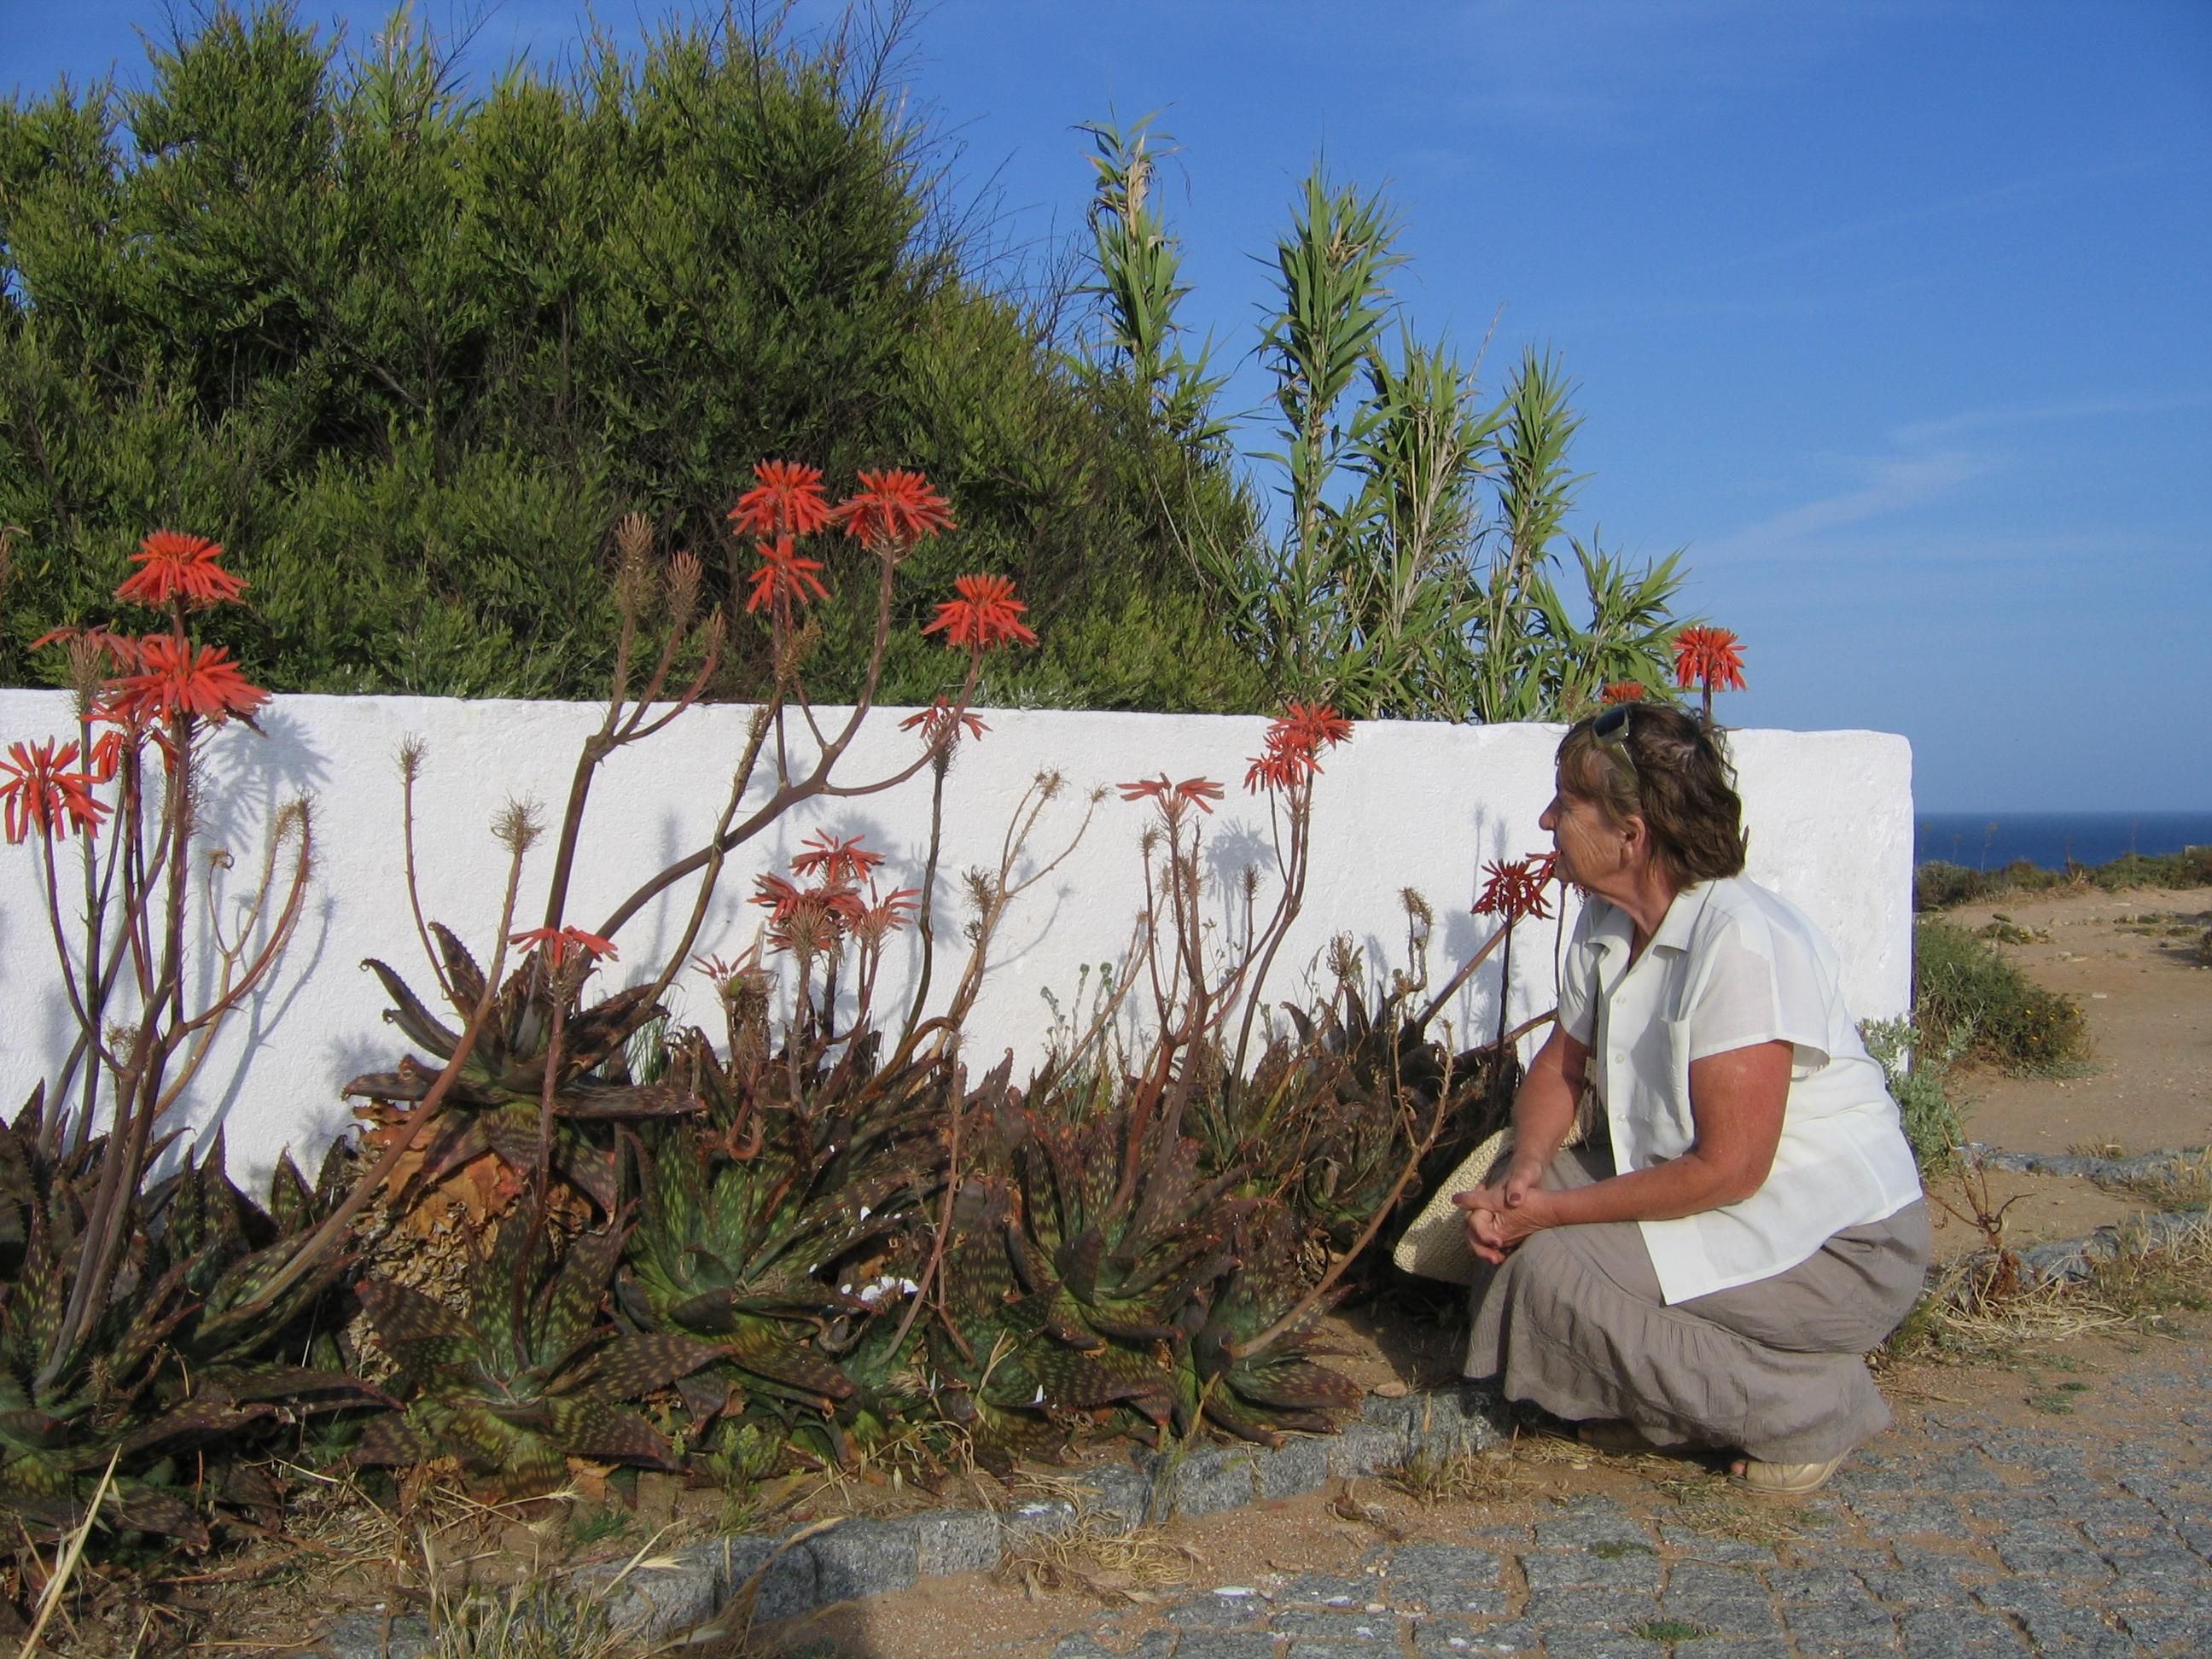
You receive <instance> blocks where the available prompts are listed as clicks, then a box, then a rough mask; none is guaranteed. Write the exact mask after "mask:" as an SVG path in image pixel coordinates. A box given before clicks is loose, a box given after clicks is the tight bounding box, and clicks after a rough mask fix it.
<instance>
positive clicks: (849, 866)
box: [791, 830, 884, 885]
mask: <svg viewBox="0 0 2212 1659" xmlns="http://www.w3.org/2000/svg"><path fill="white" fill-rule="evenodd" d="M864 840H866V837H865V836H854V837H853V838H852V839H851V840H850V841H840V840H838V839H837V837H836V836H833V835H830V834H829V832H828V831H826V830H825V831H823V833H822V834H820V835H814V836H807V837H806V844H807V845H808V846H809V847H811V848H813V849H814V850H813V851H812V852H811V853H801V854H799V856H798V857H797V858H795V859H793V860H792V861H791V873H792V874H793V875H794V876H811V875H816V874H819V875H820V876H821V878H823V881H824V882H826V883H829V884H832V885H836V884H843V883H854V882H863V881H866V879H867V878H868V872H870V871H871V870H873V869H874V868H875V867H876V866H878V865H879V864H881V863H882V862H883V861H884V855H883V854H881V853H871V852H870V851H868V849H867V848H865V847H863V846H861V845H860V843H861V842H862V841H864Z"/></svg>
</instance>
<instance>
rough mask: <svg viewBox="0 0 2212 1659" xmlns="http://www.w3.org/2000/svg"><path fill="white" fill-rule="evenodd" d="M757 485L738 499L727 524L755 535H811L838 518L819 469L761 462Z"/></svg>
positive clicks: (792, 463)
mask: <svg viewBox="0 0 2212 1659" xmlns="http://www.w3.org/2000/svg"><path fill="white" fill-rule="evenodd" d="M753 477H756V478H757V479H759V480H760V482H759V483H757V484H755V485H754V486H753V488H751V489H748V490H747V491H745V493H744V495H740V496H738V504H737V505H736V506H735V507H732V508H731V509H730V522H731V523H732V524H733V525H735V526H737V527H738V529H739V530H741V531H745V532H750V534H752V535H755V536H766V537H771V538H774V537H781V536H811V535H813V534H814V533H815V532H817V531H818V530H822V529H823V528H825V527H827V526H829V524H830V522H831V521H832V520H835V519H836V516H837V509H836V508H835V507H831V506H830V505H829V498H828V497H827V496H825V495H823V493H822V469H821V468H820V467H818V466H801V465H799V463H798V462H796V461H761V462H758V463H757V464H755V465H754V467H753Z"/></svg>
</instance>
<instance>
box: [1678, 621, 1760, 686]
mask: <svg viewBox="0 0 2212 1659" xmlns="http://www.w3.org/2000/svg"><path fill="white" fill-rule="evenodd" d="M1674 684H1677V685H1683V686H1692V685H1704V686H1706V687H1708V688H1709V689H1711V690H1715V691H1741V690H1743V689H1744V684H1743V647H1742V642H1741V641H1739V640H1738V639H1737V638H1736V636H1735V635H1734V634H1731V633H1730V632H1729V630H1728V629H1725V628H1705V627H1698V628H1686V629H1683V630H1682V631H1681V632H1680V633H1679V634H1677V635H1675V636H1674Z"/></svg>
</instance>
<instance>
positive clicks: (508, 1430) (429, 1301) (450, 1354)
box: [348, 1206, 719, 1498]
mask: <svg viewBox="0 0 2212 1659" xmlns="http://www.w3.org/2000/svg"><path fill="white" fill-rule="evenodd" d="M625 1231H626V1229H625V1228H624V1227H623V1225H619V1224H617V1225H607V1226H604V1227H601V1228H599V1229H598V1230H597V1231H592V1232H586V1233H583V1234H580V1235H579V1236H578V1237H575V1238H574V1240H573V1241H571V1242H570V1243H568V1245H567V1246H565V1247H564V1248H557V1249H556V1247H555V1246H554V1245H553V1243H552V1242H551V1240H550V1237H548V1235H547V1234H546V1233H545V1232H544V1230H543V1229H541V1228H540V1227H539V1226H538V1225H537V1218H535V1217H534V1216H532V1214H530V1213H528V1212H527V1211H526V1207H525V1206H516V1207H515V1208H514V1209H513V1210H512V1211H510V1212H509V1213H508V1214H507V1218H505V1219H504V1220H503V1221H501V1222H500V1223H499V1224H498V1225H497V1226H496V1227H495V1228H494V1229H493V1230H492V1231H491V1233H490V1235H489V1238H488V1239H487V1240H484V1241H483V1242H482V1245H481V1255H480V1257H479V1260H478V1262H477V1270H476V1272H475V1273H472V1274H471V1281H470V1283H471V1291H470V1297H469V1305H468V1309H467V1311H466V1312H465V1313H464V1312H460V1311H458V1310H454V1309H451V1308H448V1307H447V1306H445V1305H444V1304H441V1303H440V1302H438V1301H436V1300H435V1299H433V1298H432V1297H428V1296H427V1295H425V1294H424V1293H423V1292H422V1291H417V1290H414V1289H412V1288H410V1287H409V1286H407V1285H399V1284H396V1283H394V1282H392V1280H390V1279H382V1278H374V1277H372V1278H369V1279H364V1280H363V1281H362V1285H361V1287H360V1292H359V1294H360V1297H361V1302H362V1308H363V1310H365V1311H366V1312H367V1313H368V1318H369V1322H370V1323H371V1325H372V1326H374V1328H375V1331H376V1335H377V1338H378V1340H380V1342H381V1343H382V1344H383V1345H384V1346H385V1348H386V1351H387V1352H389V1353H390V1354H391V1356H392V1360H393V1362H394V1363H395V1364H397V1365H398V1369H399V1372H400V1375H401V1376H402V1377H404V1379H405V1382H406V1383H407V1385H408V1398H407V1400H406V1401H405V1403H404V1405H403V1406H400V1407H396V1408H395V1409H393V1410H391V1411H388V1412H386V1413H384V1414H382V1415H381V1416H379V1417H376V1418H374V1419H371V1420H370V1422H369V1423H368V1426H367V1427H366V1429H364V1431H362V1437H361V1440H360V1443H358V1444H357V1445H356V1447H355V1448H354V1449H353V1451H352V1453H351V1454H350V1455H349V1460H348V1461H349V1462H351V1463H353V1464H355V1465H357V1466H365V1467H375V1466H378V1465H394V1464H398V1465H405V1464H414V1463H419V1462H426V1461H428V1460H429V1459H431V1458H435V1457H451V1458H453V1460H454V1461H455V1462H456V1463H457V1465H458V1466H459V1469H460V1470H461V1472H462V1474H463V1475H464V1476H465V1478H467V1479H468V1480H470V1481H471V1483H472V1484H473V1485H475V1486H477V1487H478V1488H479V1489H481V1490H483V1491H485V1492H490V1493H493V1494H495V1495H497V1496H500V1497H502V1498H520V1497H527V1496H532V1495H535V1494H537V1493H539V1492H547V1491H550V1489H551V1488H553V1487H554V1486H557V1485H558V1484H559V1483H560V1481H561V1480H562V1476H563V1474H564V1473H565V1469H566V1460H567V1459H568V1458H569V1457H588V1458H592V1459H595V1460H597V1461H599V1462H622V1463H635V1464H641V1465H644V1466H647V1467H649V1468H663V1469H671V1470H673V1469H680V1468H682V1467H683V1466H682V1464H681V1463H680V1462H678V1460H677V1459H676V1457H675V1455H673V1453H672V1451H671V1449H670V1447H669V1445H668V1443H667V1442H666V1441H665V1440H664V1439H663V1438H662V1437H661V1436H660V1435H659V1432H658V1431H656V1430H655V1429H654V1428H653V1425H651V1424H650V1423H648V1422H647V1421H646V1419H644V1418H643V1417H642V1416H641V1415H640V1414H639V1413H636V1412H635V1411H632V1410H630V1409H628V1405H627V1402H629V1401H635V1400H637V1399H639V1398H640V1397H641V1396H643V1395H648V1394H651V1393H653V1391H654V1390H655V1389H660V1388H664V1387H665V1386H666V1385H667V1384H669V1383H672V1382H674V1381H676V1380H677V1379H678V1378H679V1377H683V1376H689V1375H690V1373H691V1372H693V1371H696V1370H698V1369H699V1368H700V1367H701V1366H702V1365H704V1364H707V1363H708V1362H709V1361H710V1360H712V1359H713V1358H715V1356H716V1354H717V1352H719V1351H718V1350H717V1349H716V1347H715V1346H714V1345H713V1344H711V1343H706V1342H700V1341H696V1340H693V1339H691V1338H689V1337H684V1336H678V1335H674V1334H669V1333H665V1332H653V1333H639V1332H633V1331H624V1330H623V1329H621V1328H618V1327H617V1326H616V1325H615V1324H614V1323H612V1322H611V1321H609V1320H608V1319H606V1318H605V1316H603V1314H602V1311H601V1304H603V1303H604V1302H605V1299H606V1296H607V1291H608V1289H609V1287H610V1285H611V1283H612V1280H613V1277H614V1271H615V1264H616V1262H617V1260H618V1259H619V1257H620V1255H621V1253H622V1248H623V1237H624V1233H625Z"/></svg>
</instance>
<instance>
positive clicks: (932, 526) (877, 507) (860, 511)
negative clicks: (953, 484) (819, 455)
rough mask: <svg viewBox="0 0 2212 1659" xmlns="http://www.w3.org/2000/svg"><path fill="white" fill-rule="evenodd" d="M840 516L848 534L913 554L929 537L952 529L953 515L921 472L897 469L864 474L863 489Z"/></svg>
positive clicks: (849, 502)
mask: <svg viewBox="0 0 2212 1659" xmlns="http://www.w3.org/2000/svg"><path fill="white" fill-rule="evenodd" d="M837 516H838V517H840V518H841V519H842V520H844V521H845V533H846V534H847V535H848V536H850V537H852V538H854V540H855V541H860V542H865V543H867V544H870V545H871V546H890V547H891V548H894V549H896V550H901V551H909V550H912V549H913V547H914V545H915V543H917V542H919V541H921V539H922V538H924V537H926V536H934V535H937V534H938V533H939V532H942V531H946V530H950V529H951V528H952V513H951V510H950V509H949V507H948V505H947V503H946V501H945V497H944V496H942V495H939V494H938V493H937V492H936V491H935V490H933V489H931V488H930V487H929V480H928V479H927V477H924V476H923V475H922V474H921V473H919V472H905V471H898V470H897V469H896V468H895V469H893V470H891V471H887V472H863V473H862V474H860V489H859V490H858V491H857V492H856V493H855V494H854V495H853V496H852V498H851V499H850V500H848V501H846V502H845V503H844V504H843V505H842V506H841V507H838V508H837Z"/></svg>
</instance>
